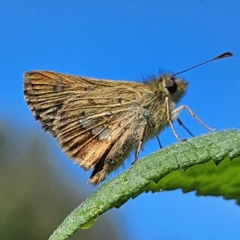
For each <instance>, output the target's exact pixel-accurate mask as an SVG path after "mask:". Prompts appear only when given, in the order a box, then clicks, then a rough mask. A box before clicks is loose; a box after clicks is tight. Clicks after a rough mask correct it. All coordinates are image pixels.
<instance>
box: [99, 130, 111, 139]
mask: <svg viewBox="0 0 240 240" xmlns="http://www.w3.org/2000/svg"><path fill="white" fill-rule="evenodd" d="M109 133H110V129H109V128H105V129H104V130H103V131H102V132H101V133H100V134H99V139H100V140H102V139H106V138H107V139H108V140H109V137H111V136H110V135H109Z"/></svg>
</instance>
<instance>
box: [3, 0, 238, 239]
mask: <svg viewBox="0 0 240 240" xmlns="http://www.w3.org/2000/svg"><path fill="white" fill-rule="evenodd" d="M239 12H240V2H239V1H213V0H212V1H154V0H152V1H150V0H149V1H147V0H142V1H133V0H132V1H130V0H129V1H125V0H123V1H108V0H104V1H97V0H96V1H94V0H90V1H75V0H73V1H0V69H1V70H0V71H1V78H0V83H1V87H0V100H1V101H0V117H1V119H2V120H5V121H8V122H10V123H11V124H12V125H13V126H16V127H18V128H25V129H28V131H30V132H31V131H37V130H39V134H42V135H43V136H44V137H45V138H46V141H49V142H50V144H51V145H52V148H53V151H54V152H55V154H56V155H57V156H58V158H59V161H58V162H56V163H55V162H53V163H52V164H58V167H59V166H60V169H61V170H62V173H63V177H64V178H70V179H71V180H72V182H75V183H76V184H75V185H76V187H79V188H80V187H81V188H83V187H84V188H86V189H88V192H89V195H90V193H91V192H94V191H95V190H96V188H95V187H92V186H90V185H88V184H86V182H87V179H88V176H89V175H90V172H87V173H85V172H84V171H83V170H82V169H80V168H79V167H77V166H76V165H74V164H73V163H72V161H69V160H68V159H67V157H66V156H65V155H64V154H63V153H61V150H60V149H59V147H57V144H56V141H55V140H54V139H52V138H51V136H50V135H48V134H46V133H44V132H43V131H41V130H40V128H41V127H40V124H39V123H37V122H36V121H35V120H34V118H33V116H32V114H31V113H30V111H29V109H28V108H27V105H26V103H25V102H24V98H23V92H22V84H23V79H22V75H23V73H24V72H25V71H29V70H51V71H58V72H62V73H68V74H74V75H82V76H89V77H95V78H106V79H116V80H130V81H139V82H141V80H142V79H143V78H145V77H147V76H150V75H152V74H157V73H158V72H159V71H161V70H164V71H173V72H178V71H181V70H184V69H186V68H188V67H191V66H193V65H195V64H197V63H200V62H202V61H205V60H208V59H210V58H212V57H215V56H217V55H218V54H221V53H223V52H225V51H231V52H233V54H234V58H229V59H224V60H221V61H218V62H215V63H210V64H208V65H205V66H203V67H200V68H197V69H195V70H192V71H189V72H187V73H184V74H182V75H181V76H182V77H184V78H185V79H186V80H187V81H189V82H190V85H189V89H188V92H187V94H186V96H185V97H184V98H183V100H182V101H181V103H184V104H186V105H188V106H189V107H191V108H192V109H193V110H194V111H195V113H196V114H197V115H198V116H199V117H200V118H201V119H202V120H203V121H204V122H206V123H207V124H208V125H209V126H211V127H213V128H216V129H217V130H222V129H230V128H239V127H240V123H239V90H240V81H239V76H240V44H239V39H240V27H239V24H240V14H239ZM180 118H181V120H182V121H183V122H184V123H185V124H186V125H187V126H188V128H189V129H190V130H191V131H192V132H193V133H194V134H195V135H200V134H203V133H207V132H208V131H207V130H206V129H204V128H203V127H202V126H201V125H200V124H198V123H197V122H196V121H195V120H194V119H192V118H191V117H190V116H189V114H188V113H187V112H185V111H183V112H182V114H181V117H180ZM176 128H177V131H178V133H179V134H180V135H181V136H182V137H188V135H187V134H186V133H185V131H184V130H182V129H181V128H180V127H179V126H177V124H176ZM23 137H24V136H19V139H21V138H23ZM161 141H162V144H163V145H164V146H167V145H169V144H171V143H174V142H176V141H177V140H176V139H175V137H174V136H173V133H172V131H171V129H167V130H165V131H164V132H163V133H162V134H161ZM158 148H159V147H158V144H157V141H156V139H153V140H152V141H150V142H148V143H147V144H146V145H145V147H144V151H142V152H141V156H145V155H148V154H149V153H151V152H153V151H156V150H158ZM131 161H132V157H130V160H128V161H126V164H125V166H124V168H123V167H122V168H121V169H120V170H119V171H117V174H119V173H120V172H121V171H123V170H124V169H126V168H128V167H129V166H130V163H131ZM114 176H115V174H112V175H111V176H110V178H112V177H114ZM110 212H111V213H112V214H114V215H115V216H117V217H118V216H119V218H120V219H121V221H122V227H123V228H124V229H125V230H126V231H125V233H126V234H127V237H126V239H131V240H139V239H141V240H147V239H239V238H240V232H239V225H240V209H239V207H238V206H237V205H236V204H235V202H234V201H233V200H231V201H226V200H224V199H223V198H221V197H196V196H195V193H194V192H192V193H188V194H183V193H182V191H181V190H177V191H171V192H164V193H155V194H151V193H148V194H142V195H141V196H139V197H137V198H136V199H134V200H130V201H128V202H127V203H126V204H125V205H124V206H122V207H121V208H120V209H112V210H111V211H110ZM107 214H108V213H107Z"/></svg>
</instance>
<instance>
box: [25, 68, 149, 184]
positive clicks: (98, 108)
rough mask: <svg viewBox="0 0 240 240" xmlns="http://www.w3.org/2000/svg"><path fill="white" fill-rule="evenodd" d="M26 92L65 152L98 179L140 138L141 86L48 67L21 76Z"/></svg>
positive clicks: (47, 129) (27, 98) (95, 180)
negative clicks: (62, 72) (87, 76)
mask: <svg viewBox="0 0 240 240" xmlns="http://www.w3.org/2000/svg"><path fill="white" fill-rule="evenodd" d="M24 79H25V82H24V94H25V99H26V102H27V103H28V105H29V107H30V109H31V111H32V112H33V114H34V116H35V118H36V119H37V120H38V121H40V123H41V124H42V127H43V128H44V129H45V130H46V131H48V132H50V133H51V134H52V135H53V136H54V137H56V138H57V140H58V142H59V145H60V146H61V147H62V149H63V150H64V151H65V152H66V154H67V155H68V156H69V157H70V158H72V159H73V160H74V161H75V162H76V163H78V164H79V165H80V166H81V167H83V168H84V169H87V170H88V169H91V168H94V170H93V173H92V175H91V177H90V179H89V182H91V183H93V184H98V183H99V182H101V181H102V180H104V179H105V178H106V176H107V175H108V174H109V173H110V172H112V171H113V170H114V169H116V168H117V167H118V166H119V165H121V164H122V162H123V160H124V159H125V158H126V157H127V156H128V154H129V153H130V151H131V150H133V149H134V148H136V147H137V146H138V143H139V136H140V135H141V133H142V128H143V126H144V125H145V124H146V122H145V121H143V120H142V119H143V118H141V116H142V112H141V109H140V108H139V106H140V105H141V104H142V101H143V99H142V98H143V96H142V92H143V90H145V89H143V88H144V86H143V85H142V84H139V83H132V82H119V81H106V80H99V79H92V78H84V77H76V76H72V75H66V74H60V73H55V72H47V71H33V72H27V73H25V75H24Z"/></svg>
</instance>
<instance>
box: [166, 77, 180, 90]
mask: <svg viewBox="0 0 240 240" xmlns="http://www.w3.org/2000/svg"><path fill="white" fill-rule="evenodd" d="M165 88H167V90H168V92H169V93H170V94H174V93H175V92H176V91H177V84H176V83H175V78H174V77H172V78H170V79H167V80H166V81H165Z"/></svg>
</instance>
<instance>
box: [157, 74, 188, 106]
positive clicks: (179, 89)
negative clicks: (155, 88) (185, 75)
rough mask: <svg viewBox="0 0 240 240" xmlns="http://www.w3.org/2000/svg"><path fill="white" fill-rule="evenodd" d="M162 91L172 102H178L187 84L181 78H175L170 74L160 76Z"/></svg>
mask: <svg viewBox="0 0 240 240" xmlns="http://www.w3.org/2000/svg"><path fill="white" fill-rule="evenodd" d="M160 78H162V81H161V82H162V84H163V89H164V91H165V92H166V94H167V95H168V96H169V98H171V100H172V101H173V102H178V101H180V99H181V98H182V97H183V96H184V94H185V92H186V90H187V87H188V82H186V81H184V80H183V79H181V78H176V77H175V76H173V75H171V74H166V75H163V76H161V77H160Z"/></svg>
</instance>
